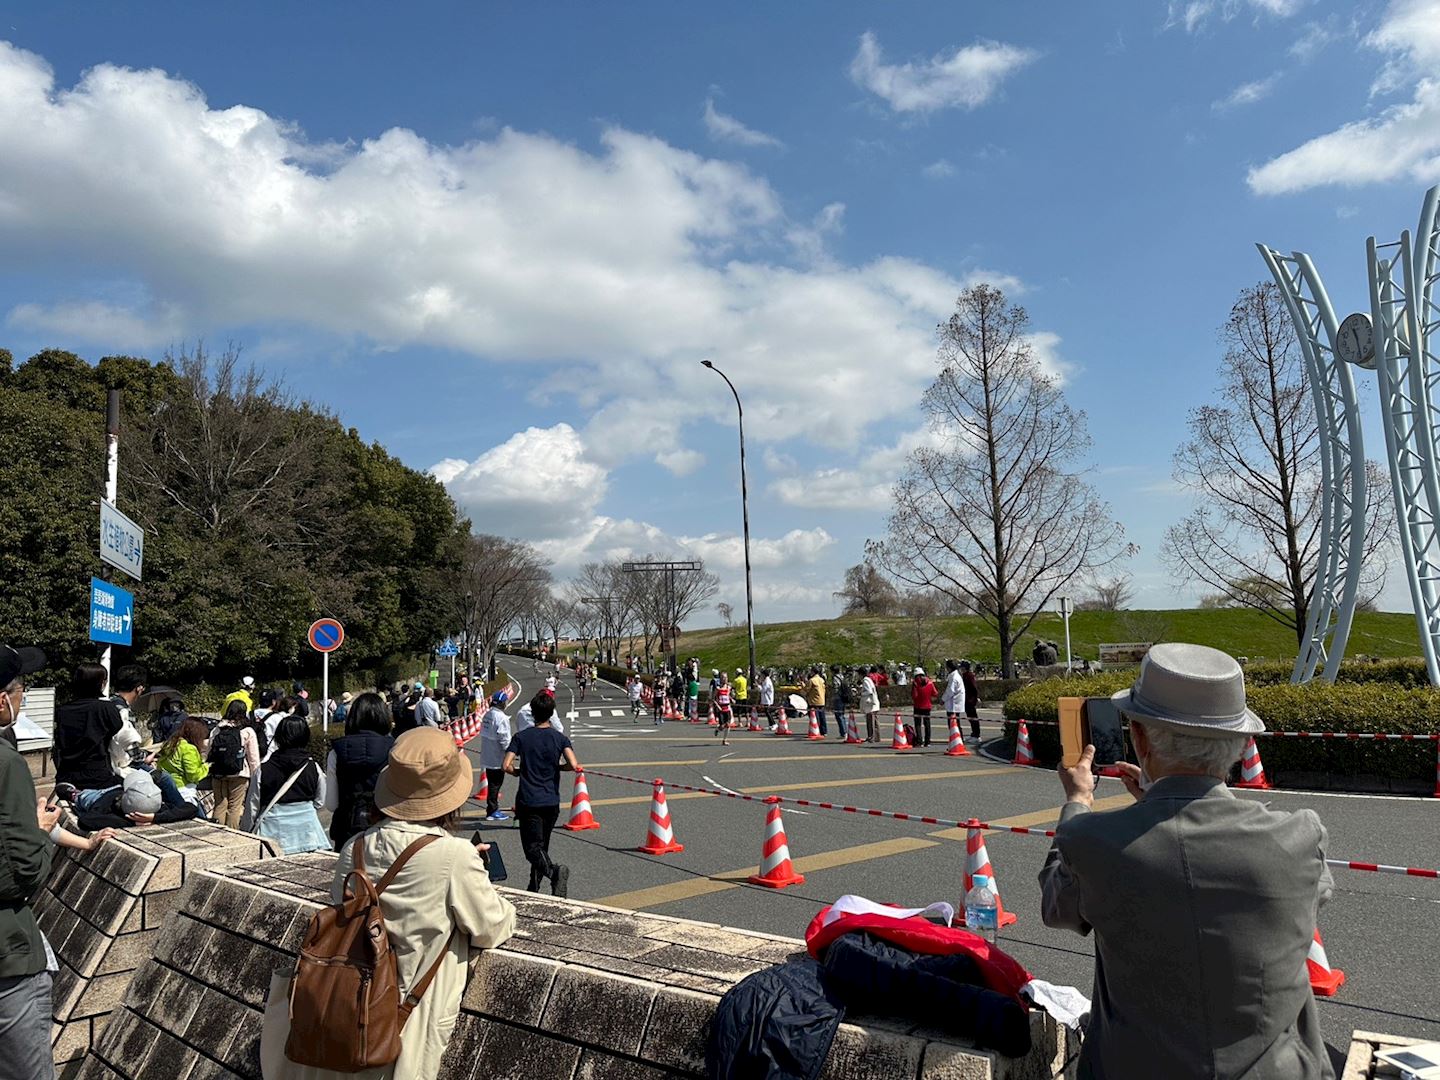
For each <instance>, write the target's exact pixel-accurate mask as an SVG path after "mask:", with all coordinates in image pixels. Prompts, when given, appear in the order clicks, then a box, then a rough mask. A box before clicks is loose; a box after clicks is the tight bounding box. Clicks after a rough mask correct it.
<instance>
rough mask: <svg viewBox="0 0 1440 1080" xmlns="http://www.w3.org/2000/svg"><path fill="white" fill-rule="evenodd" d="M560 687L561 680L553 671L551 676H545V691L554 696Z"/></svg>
mask: <svg viewBox="0 0 1440 1080" xmlns="http://www.w3.org/2000/svg"><path fill="white" fill-rule="evenodd" d="M559 685H560V680H559V679H557V678H556V677H555V673H554V672H553V671H552V672H551V673H550V674H549V675H546V676H545V689H546V690H549V691H550V693H551V694H552V695H553V694H554V693H555V690H556V689H557V688H558V687H559Z"/></svg>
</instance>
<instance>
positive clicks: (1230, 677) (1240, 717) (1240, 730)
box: [1110, 642, 1265, 736]
mask: <svg viewBox="0 0 1440 1080" xmlns="http://www.w3.org/2000/svg"><path fill="white" fill-rule="evenodd" d="M1110 700H1111V701H1113V702H1114V703H1115V707H1116V708H1117V709H1119V710H1120V711H1121V712H1122V713H1124V714H1125V715H1126V716H1129V717H1132V718H1134V719H1136V720H1139V721H1141V722H1142V723H1145V722H1155V723H1160V724H1164V725H1165V726H1167V727H1170V728H1174V729H1175V730H1176V731H1180V732H1183V733H1185V734H1187V735H1217V736H1218V735H1254V734H1255V733H1256V732H1260V731H1264V730H1265V724H1264V723H1263V722H1262V721H1261V719H1260V718H1259V717H1258V716H1256V715H1255V714H1254V713H1253V712H1251V711H1250V709H1248V708H1247V707H1246V705H1245V673H1244V672H1243V671H1242V670H1241V669H1240V665H1239V663H1237V662H1236V660H1235V658H1234V657H1232V656H1231V655H1230V654H1229V653H1226V652H1221V651H1220V650H1219V649H1212V648H1210V647H1209V646H1208V645H1186V644H1183V643H1180V642H1168V643H1165V644H1161V645H1152V646H1151V647H1150V651H1149V652H1148V653H1146V654H1145V659H1144V660H1143V661H1142V662H1141V664H1140V677H1139V678H1138V679H1136V680H1135V684H1134V685H1133V686H1131V687H1130V689H1129V690H1122V691H1120V693H1118V694H1115V695H1114V696H1113V697H1112V698H1111V699H1110Z"/></svg>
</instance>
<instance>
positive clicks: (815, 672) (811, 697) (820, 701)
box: [805, 664, 830, 735]
mask: <svg viewBox="0 0 1440 1080" xmlns="http://www.w3.org/2000/svg"><path fill="white" fill-rule="evenodd" d="M805 703H806V704H807V705H809V706H810V709H811V711H812V712H813V713H814V714H815V719H816V720H818V721H819V722H820V734H821V735H828V734H830V729H829V728H828V727H827V726H826V724H825V676H824V674H822V669H821V668H820V665H818V664H817V665H815V667H813V668H811V669H810V678H809V680H808V681H807V682H806V683H805Z"/></svg>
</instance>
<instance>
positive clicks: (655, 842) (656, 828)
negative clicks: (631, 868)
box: [636, 780, 685, 855]
mask: <svg viewBox="0 0 1440 1080" xmlns="http://www.w3.org/2000/svg"><path fill="white" fill-rule="evenodd" d="M636 850H637V851H643V852H645V854H647V855H668V854H670V853H671V852H672V851H684V850H685V845H684V844H677V843H676V842H675V833H674V831H673V830H672V829H671V828H670V809H669V807H667V806H666V805H665V783H664V781H663V780H656V781H655V792H654V794H652V795H651V796H650V829H649V832H647V833H646V836H645V843H643V844H641V845H640V847H639V848H637V849H636Z"/></svg>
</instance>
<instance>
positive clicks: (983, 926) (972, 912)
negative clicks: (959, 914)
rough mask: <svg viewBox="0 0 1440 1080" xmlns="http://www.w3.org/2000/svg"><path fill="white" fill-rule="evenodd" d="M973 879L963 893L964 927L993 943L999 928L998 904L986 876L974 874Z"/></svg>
mask: <svg viewBox="0 0 1440 1080" xmlns="http://www.w3.org/2000/svg"><path fill="white" fill-rule="evenodd" d="M973 880H974V884H972V885H971V886H970V891H969V892H968V893H966V894H965V929H967V930H969V931H970V932H971V933H973V934H979V935H980V936H981V937H983V938H984V939H985V940H986V941H988V942H991V943H992V944H993V943H994V941H995V937H996V934H997V933H998V932H999V930H1000V905H999V904H998V903H997V902H996V899H995V890H994V889H992V888H991V887H990V878H989V877H988V876H986V875H985V874H976V875H975V877H974V879H973Z"/></svg>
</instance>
